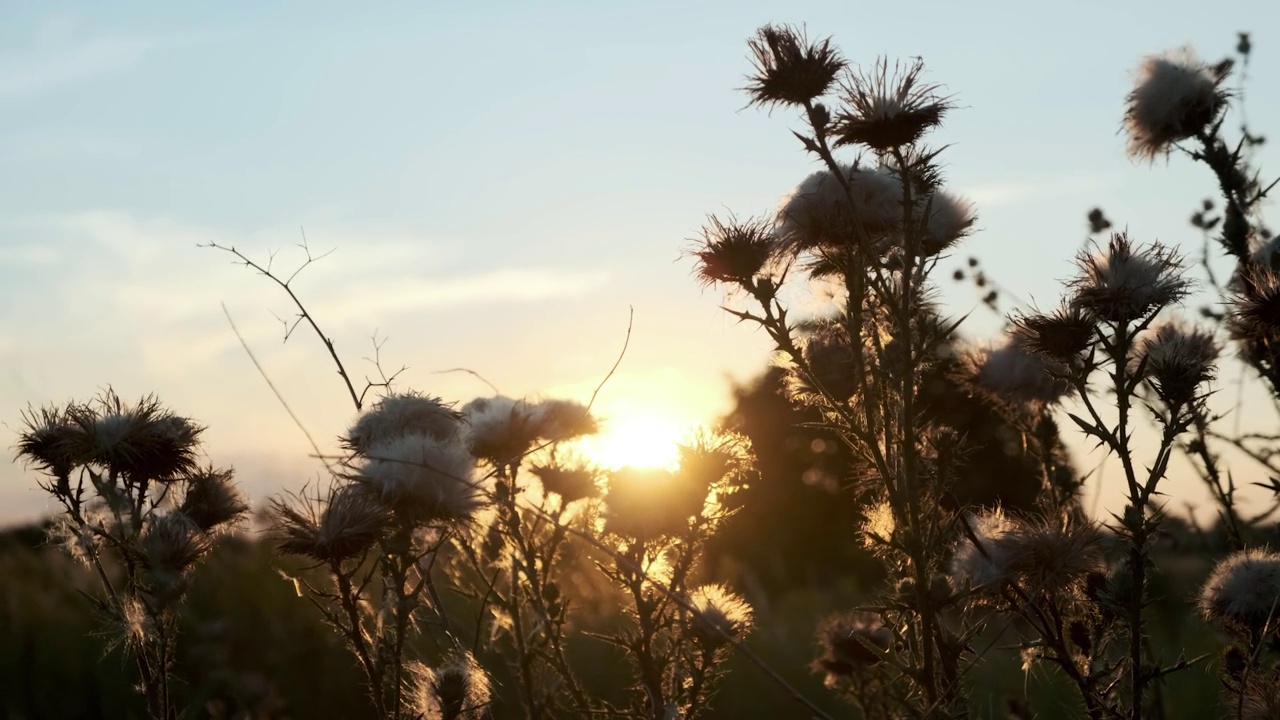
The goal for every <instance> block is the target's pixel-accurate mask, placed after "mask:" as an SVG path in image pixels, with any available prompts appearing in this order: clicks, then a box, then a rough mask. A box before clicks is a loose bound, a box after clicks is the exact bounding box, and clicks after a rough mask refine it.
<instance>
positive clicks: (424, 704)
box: [409, 652, 491, 720]
mask: <svg viewBox="0 0 1280 720" xmlns="http://www.w3.org/2000/svg"><path fill="white" fill-rule="evenodd" d="M409 675H410V696H409V699H410V703H411V706H412V708H413V710H414V712H416V713H417V717H420V718H422V719H423V720H480V719H481V718H487V717H489V703H490V695H491V690H490V682H489V676H488V675H487V674H486V673H485V671H484V669H483V668H481V667H480V664H479V663H477V662H476V659H475V658H474V657H473V656H472V655H471V653H466V652H464V653H461V654H459V655H455V656H453V657H451V658H449V659H447V660H446V661H445V662H444V663H442V664H440V665H439V666H437V667H434V668H432V667H428V666H426V665H423V664H422V663H413V664H411V665H410V666H409Z"/></svg>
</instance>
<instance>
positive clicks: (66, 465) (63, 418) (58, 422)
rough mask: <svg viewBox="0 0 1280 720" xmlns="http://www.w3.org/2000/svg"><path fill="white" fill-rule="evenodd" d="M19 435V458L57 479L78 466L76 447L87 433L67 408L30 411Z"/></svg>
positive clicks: (26, 411)
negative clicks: (75, 421)
mask: <svg viewBox="0 0 1280 720" xmlns="http://www.w3.org/2000/svg"><path fill="white" fill-rule="evenodd" d="M22 424H23V426H24V427H23V429H22V431H21V432H20V433H19V434H18V445H17V451H18V456H19V457H23V458H26V460H27V461H28V462H31V463H34V464H35V465H36V466H37V467H39V468H40V469H41V470H44V471H45V472H48V473H50V474H52V475H54V476H56V477H59V478H65V477H66V476H67V475H68V474H69V473H70V472H71V470H72V469H73V468H74V467H75V466H76V464H77V463H78V461H79V458H77V457H76V447H77V445H80V444H81V443H80V442H79V438H80V435H81V433H82V432H83V431H82V430H81V429H80V427H79V426H78V425H76V424H75V423H74V422H73V421H72V420H71V417H70V413H69V412H68V410H67V409H66V408H60V407H42V408H40V409H39V410H36V409H34V408H30V407H29V408H27V409H26V410H24V411H23V412H22Z"/></svg>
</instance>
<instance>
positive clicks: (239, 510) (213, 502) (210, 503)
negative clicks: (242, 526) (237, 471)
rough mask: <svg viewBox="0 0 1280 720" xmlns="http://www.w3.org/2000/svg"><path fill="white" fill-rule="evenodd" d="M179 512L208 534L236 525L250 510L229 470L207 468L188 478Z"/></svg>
mask: <svg viewBox="0 0 1280 720" xmlns="http://www.w3.org/2000/svg"><path fill="white" fill-rule="evenodd" d="M178 511H179V512H181V513H182V514H183V515H185V516H187V517H188V518H190V519H191V522H193V523H195V525H196V527H198V528H200V529H201V530H203V531H205V532H209V531H210V530H213V529H215V528H219V527H223V526H226V525H230V524H232V523H234V522H235V521H236V520H238V519H239V518H240V517H242V516H243V515H244V514H245V513H246V512H248V511H249V504H248V503H247V502H246V501H245V498H244V495H243V494H242V493H241V492H240V489H239V488H238V487H236V483H235V480H234V479H233V473H232V471H231V470H230V469H225V470H214V469H213V468H212V467H208V468H204V469H202V470H199V471H197V472H194V473H192V474H191V475H190V476H189V477H188V478H187V481H186V483H185V491H184V493H183V496H182V502H181V503H179V505H178Z"/></svg>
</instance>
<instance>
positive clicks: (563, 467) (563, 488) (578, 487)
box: [531, 463, 600, 506]
mask: <svg viewBox="0 0 1280 720" xmlns="http://www.w3.org/2000/svg"><path fill="white" fill-rule="evenodd" d="M531 469H532V471H533V474H534V475H536V476H537V477H538V479H539V480H540V481H542V489H543V490H544V491H546V492H548V493H551V494H554V495H559V496H560V502H561V503H562V504H563V505H564V506H567V505H568V504H569V503H572V502H576V501H578V500H582V499H585V498H589V497H595V496H596V495H599V494H600V487H599V486H598V485H597V484H596V478H598V477H599V476H600V470H599V468H596V467H593V466H591V465H588V464H585V463H575V464H560V463H556V464H550V465H535V466H533V468H531Z"/></svg>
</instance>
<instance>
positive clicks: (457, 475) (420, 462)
mask: <svg viewBox="0 0 1280 720" xmlns="http://www.w3.org/2000/svg"><path fill="white" fill-rule="evenodd" d="M474 475H475V460H474V459H472V457H471V455H470V454H469V453H468V452H467V449H466V447H465V446H464V445H463V444H462V443H461V442H460V441H458V440H457V439H452V440H440V439H437V438H434V437H430V436H427V435H409V436H406V437H402V438H399V439H397V440H393V441H391V442H387V443H382V444H380V445H376V446H374V447H372V448H370V450H369V452H368V459H367V460H366V461H365V462H364V463H363V464H362V465H361V466H360V468H359V476H358V480H359V481H360V482H362V483H365V484H366V485H367V486H368V487H369V488H370V489H371V490H373V492H374V494H375V495H376V496H377V497H378V498H379V499H380V500H382V502H383V503H385V504H386V505H387V506H388V507H390V508H391V509H392V510H394V511H395V512H396V513H397V514H398V515H400V516H401V517H407V518H413V519H414V520H415V521H417V522H422V523H431V522H441V521H444V522H448V521H458V520H466V519H469V518H471V517H472V516H473V515H474V514H475V512H476V511H477V510H479V509H480V507H481V506H482V505H483V496H482V492H481V490H480V489H479V487H478V486H477V484H476V482H475V479H474Z"/></svg>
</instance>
